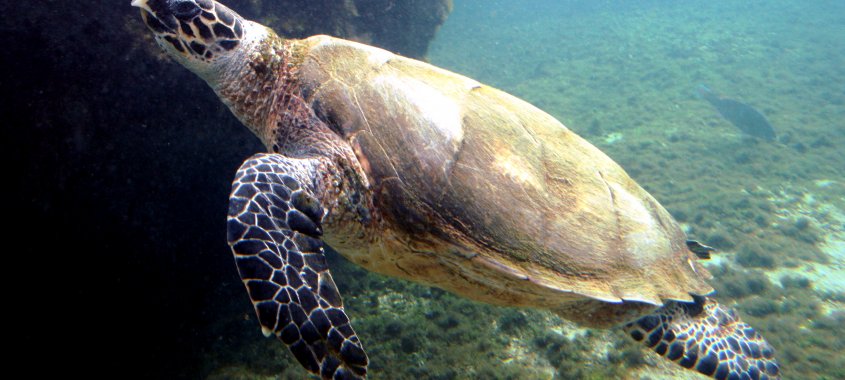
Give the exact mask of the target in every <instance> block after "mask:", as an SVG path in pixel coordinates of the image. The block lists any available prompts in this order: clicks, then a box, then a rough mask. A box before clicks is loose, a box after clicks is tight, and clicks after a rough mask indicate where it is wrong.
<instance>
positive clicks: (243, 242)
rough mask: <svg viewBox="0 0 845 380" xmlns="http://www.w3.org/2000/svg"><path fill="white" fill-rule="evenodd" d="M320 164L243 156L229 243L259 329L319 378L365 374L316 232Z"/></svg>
mask: <svg viewBox="0 0 845 380" xmlns="http://www.w3.org/2000/svg"><path fill="white" fill-rule="evenodd" d="M318 164H319V162H318V161H317V160H310V159H294V158H288V157H285V156H281V155H278V154H257V155H255V156H253V157H252V158H250V159H249V160H247V161H246V162H244V164H243V165H242V166H241V168H240V169H239V170H238V173H237V175H236V177H235V180H234V182H233V184H232V193H231V195H230V196H229V218H228V224H227V228H228V239H229V245H230V246H231V247H232V252H233V253H234V254H235V261H236V263H237V266H238V272H239V273H240V276H241V279H242V280H243V282H244V284H245V285H246V288H247V291H248V292H249V297H250V298H251V299H252V304H253V306H254V307H255V312H256V314H257V315H258V321H259V322H260V323H261V329H262V331H263V332H264V335H266V336H270V335H271V334H274V335H276V336H277V337H278V338H279V340H281V341H282V342H284V343H285V344H286V345H287V346H288V348H290V351H291V352H292V353H293V355H294V356H295V357H296V359H297V360H299V362H300V363H301V364H302V366H303V367H305V368H306V369H307V370H308V371H311V372H313V373H316V374H319V375H320V376H321V377H323V378H326V379H331V378H335V379H337V378H340V379H347V378H362V377H365V376H366V373H367V361H368V360H367V355H366V353H364V349H363V347H362V345H361V341H360V340H359V339H358V336H357V335H355V331H353V330H352V325H351V324H350V322H349V317H347V316H346V312H344V310H343V302H342V301H341V298H340V294H339V293H338V290H337V287H336V286H335V283H334V281H333V280H332V276H331V274H329V269H328V264H327V263H326V257H325V255H324V251H323V243H322V240H320V235H321V234H322V227H321V224H320V223H321V221H322V219H323V215H324V211H323V207H322V206H321V205H320V203H319V201H318V200H317V199H316V198H315V197H314V194H315V193H316V191H315V190H316V189H315V187H317V186H319V185H318V184H316V182H317V180H316V178H319V175H318V173H317V170H316V168H317V167H318V166H319V165H318Z"/></svg>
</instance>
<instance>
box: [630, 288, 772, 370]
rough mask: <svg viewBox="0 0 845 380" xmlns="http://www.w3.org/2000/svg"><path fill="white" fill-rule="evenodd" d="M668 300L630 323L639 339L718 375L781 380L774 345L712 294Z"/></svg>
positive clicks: (682, 362)
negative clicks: (681, 299) (679, 300)
mask: <svg viewBox="0 0 845 380" xmlns="http://www.w3.org/2000/svg"><path fill="white" fill-rule="evenodd" d="M693 298H694V302H674V301H672V302H669V303H667V304H666V305H665V306H663V307H661V308H660V309H658V310H657V311H656V312H654V313H653V314H650V315H647V316H645V317H642V318H640V319H638V320H636V321H634V322H631V323H629V324H627V325H625V331H626V332H628V334H630V335H631V337H632V338H634V340H636V341H639V342H643V343H644V344H645V345H646V346H648V347H649V348H651V349H653V350H654V351H655V352H657V353H658V354H660V355H661V356H665V357H666V358H667V359H669V360H671V361H673V362H675V363H678V364H679V365H681V366H682V367H684V368H689V369H695V370H696V371H698V372H701V373H703V374H705V375H707V376H710V377H713V378H715V379H779V378H780V368H779V367H778V364H777V362H776V361H775V358H774V349H772V347H771V346H770V345H769V343H767V342H766V341H765V340H764V339H763V337H762V336H761V335H760V334H758V333H757V331H755V330H754V329H753V328H751V326H749V325H748V324H746V323H745V322H743V321H741V320H740V319H739V316H738V315H737V314H736V312H735V311H734V310H732V309H730V308H728V307H725V306H722V305H719V304H718V303H717V302H716V300H714V299H712V298H708V297H702V296H693Z"/></svg>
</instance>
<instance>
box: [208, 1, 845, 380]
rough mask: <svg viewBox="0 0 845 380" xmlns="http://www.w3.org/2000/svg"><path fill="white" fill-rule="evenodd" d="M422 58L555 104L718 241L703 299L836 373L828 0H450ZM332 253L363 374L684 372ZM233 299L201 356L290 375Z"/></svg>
mask: <svg viewBox="0 0 845 380" xmlns="http://www.w3.org/2000/svg"><path fill="white" fill-rule="evenodd" d="M429 59H430V61H431V62H432V63H434V64H436V65H438V66H441V67H444V68H447V69H450V70H453V71H456V72H458V73H462V74H465V75H467V76H470V77H472V78H475V79H477V80H479V81H481V82H483V83H486V84H489V85H492V86H495V87H498V88H500V89H502V90H505V91H507V92H510V93H512V94H514V95H516V96H519V97H521V98H523V99H525V100H527V101H529V102H531V103H532V104H534V105H536V106H538V107H540V108H542V109H543V110H545V111H547V112H549V113H550V114H552V115H554V116H555V117H557V118H558V119H559V120H561V121H562V122H563V123H564V124H565V125H567V126H568V127H569V128H570V129H572V130H574V131H575V132H577V133H578V134H580V135H581V136H583V137H585V138H587V139H588V140H589V141H591V142H592V143H594V144H595V145H596V146H598V147H599V148H600V149H602V150H603V151H604V152H606V153H607V154H609V155H610V156H611V157H612V158H613V159H615V160H616V161H617V162H619V163H620V164H621V165H622V166H623V167H624V168H626V170H627V171H628V172H629V174H631V176H632V177H633V178H634V179H635V180H637V181H638V182H639V183H640V184H641V185H642V186H643V187H645V188H646V189H647V190H648V191H649V192H651V193H652V194H653V195H654V196H655V197H656V198H657V199H658V200H659V201H660V202H661V203H662V204H663V205H664V206H665V207H666V208H667V209H668V210H669V211H670V212H671V213H672V214H673V215H674V216H675V217H676V218H677V219H678V221H679V222H681V223H682V224H683V226H684V228H685V229H686V230H687V232H688V233H689V235H690V237H692V238H695V239H698V240H701V241H702V242H704V243H707V244H710V245H713V246H715V247H716V248H718V249H719V253H718V254H717V255H715V258H714V259H713V260H712V263H710V264H709V268H710V269H711V271H712V272H713V273H714V275H715V278H714V280H713V283H714V285H715V287H716V288H717V290H718V295H717V298H718V299H719V300H720V301H721V302H723V303H726V304H730V305H733V306H735V307H736V308H737V309H738V310H739V311H740V314H741V315H742V316H743V318H744V319H745V320H746V321H747V322H749V323H750V324H752V325H753V326H755V327H756V328H757V329H758V330H759V331H760V332H761V333H762V334H763V335H764V336H765V337H766V338H767V339H768V340H769V342H771V343H772V344H773V345H774V346H775V348H776V350H777V355H778V357H779V360H780V363H781V366H782V373H783V375H784V378H790V379H816V378H818V379H842V378H845V355H842V350H843V349H845V327H843V325H845V311H843V308H845V148H843V146H845V3H843V2H841V1H812V2H804V1H742V2H735V1H683V2H674V1H638V2H624V3H623V2H615V1H613V2H612V1H592V2H588V1H578V2H573V1H563V2H558V1H552V0H548V1H518V2H517V1H505V0H502V1H480V0H479V1H461V0H456V1H455V8H454V12H453V13H452V15H451V16H450V18H449V19H448V21H447V23H446V24H445V25H444V26H443V27H442V29H441V30H440V31H439V34H438V36H437V38H436V40H435V42H434V43H433V45H432V47H431V49H430V52H429ZM699 84H706V85H707V86H709V87H710V88H712V89H713V90H715V91H717V92H719V93H722V94H723V95H725V96H728V97H731V98H734V99H738V100H741V101H743V102H746V103H748V104H751V105H753V106H755V107H756V108H757V109H759V110H760V111H762V112H763V113H765V114H766V116H767V117H768V119H769V121H770V122H771V123H772V124H773V126H774V128H775V129H776V131H777V134H778V141H777V142H765V141H759V140H756V139H753V138H749V137H747V136H744V135H743V134H742V133H741V132H740V131H739V130H738V129H736V128H734V127H733V126H732V125H731V124H730V123H728V122H727V121H725V120H724V119H722V118H721V117H720V116H719V115H718V113H717V112H716V111H715V110H714V109H713V108H712V107H711V106H710V105H709V104H708V103H707V102H705V101H704V100H702V99H699V98H697V97H696V96H695V95H694V94H695V91H694V89H695V87H696V86H698V85H699ZM333 261H335V262H334V263H333V267H334V268H335V269H333V273H334V276H335V279H336V282H337V283H338V284H339V286H340V287H341V292H342V293H343V294H344V298H345V303H346V305H347V309H348V312H349V313H350V315H351V316H352V318H353V323H354V326H355V328H356V330H357V332H358V334H359V336H360V337H361V339H362V340H363V342H364V344H365V347H366V348H367V351H368V353H369V356H370V360H371V367H370V368H371V375H372V378H390V379H411V378H418V379H465V378H510V379H550V378H560V379H570V378H571V379H579V378H584V379H604V378H626V379H660V378H684V377H689V378H697V377H698V375H696V374H694V373H692V372H689V371H681V370H680V369H679V367H677V368H676V366H674V365H672V364H671V363H668V362H667V361H665V360H662V359H661V358H659V357H657V356H656V355H653V354H649V353H646V351H645V350H644V349H641V348H640V347H639V345H638V344H634V343H633V342H629V341H628V339H627V338H626V337H624V336H623V334H621V333H620V332H618V331H594V330H581V329H578V328H577V327H576V326H573V325H572V324H569V323H567V322H565V321H562V320H560V319H558V318H557V317H554V316H552V315H551V314H549V313H546V312H540V311H531V310H517V309H505V308H495V307H489V306H485V305H480V304H477V303H473V302H469V301H465V300H462V299H459V298H456V297H454V296H451V295H450V294H448V293H445V292H442V291H439V290H436V289H429V288H425V287H420V286H416V285H413V284H410V283H407V282H403V281H398V280H392V279H387V278H384V277H380V276H377V275H372V274H368V273H366V272H364V271H362V270H360V269H357V268H355V267H353V266H352V265H350V264H347V263H345V262H343V261H342V260H341V259H338V258H334V259H333ZM221 292H223V293H225V294H229V293H231V296H238V295H237V293H238V292H242V290H241V289H230V290H221ZM241 296H243V297H245V295H241ZM230 315H234V317H232V318H230V319H228V320H227V319H225V318H223V319H221V320H220V322H218V328H219V331H220V333H221V336H227V337H228V338H227V339H225V340H224V339H222V338H221V340H220V342H219V345H218V346H215V347H209V348H208V354H207V356H206V358H207V361H206V368H205V371H206V373H207V374H210V376H211V377H212V378H255V377H266V378H274V377H278V376H281V377H282V378H300V377H301V376H303V375H304V374H303V372H302V370H301V369H300V368H299V366H298V365H297V364H296V363H295V362H294V361H293V359H292V356H291V355H290V354H289V353H288V352H287V350H286V349H285V348H284V347H282V346H281V344H279V343H278V342H275V341H273V340H271V339H267V340H262V339H260V338H259V337H260V334H259V333H258V327H257V324H256V323H255V322H254V321H250V320H249V319H250V318H251V316H250V315H249V314H242V315H241V314H239V313H238V312H232V313H230ZM244 329H247V330H249V331H242V330H244ZM280 374H281V375H280Z"/></svg>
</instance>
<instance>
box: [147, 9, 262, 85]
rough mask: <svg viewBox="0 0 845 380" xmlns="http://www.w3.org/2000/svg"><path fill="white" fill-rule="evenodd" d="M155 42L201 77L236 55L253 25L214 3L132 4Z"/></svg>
mask: <svg viewBox="0 0 845 380" xmlns="http://www.w3.org/2000/svg"><path fill="white" fill-rule="evenodd" d="M132 5H133V6H135V7H138V8H140V9H141V17H142V18H143V20H144V24H146V25H147V27H148V28H149V29H150V30H151V31H152V32H153V33H154V34H155V39H156V42H158V44H159V45H160V46H161V47H162V48H163V49H164V50H165V51H166V52H167V53H168V55H170V56H171V57H173V58H174V59H176V61H178V62H179V63H181V64H182V65H184V66H185V67H187V68H189V69H191V70H192V71H194V72H195V73H197V74H199V75H200V76H203V77H205V76H206V74H207V73H208V72H209V71H211V70H213V69H214V68H215V67H219V66H221V62H222V63H224V64H225V62H227V61H229V60H230V59H229V58H230V57H231V56H233V55H235V54H237V51H238V50H239V49H238V47H239V46H240V45H241V44H242V43H243V42H244V41H245V37H246V34H247V33H248V30H247V29H248V28H249V27H250V26H251V25H249V24H251V22H249V21H247V20H245V19H244V18H242V17H241V16H240V15H238V14H237V13H235V12H234V11H232V10H231V9H229V8H227V7H225V6H224V5H222V4H220V3H218V2H216V1H213V0H133V1H132Z"/></svg>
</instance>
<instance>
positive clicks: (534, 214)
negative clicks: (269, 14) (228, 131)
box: [132, 0, 779, 379]
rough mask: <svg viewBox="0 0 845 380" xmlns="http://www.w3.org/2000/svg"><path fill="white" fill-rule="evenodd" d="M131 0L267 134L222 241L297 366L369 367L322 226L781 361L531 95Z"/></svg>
mask: <svg viewBox="0 0 845 380" xmlns="http://www.w3.org/2000/svg"><path fill="white" fill-rule="evenodd" d="M132 5H134V6H137V7H139V8H141V15H142V17H143V21H144V23H145V24H146V25H147V26H148V27H149V29H151V30H152V31H153V33H154V34H155V40H156V41H157V42H158V44H159V45H161V46H162V47H163V48H164V50H165V51H166V52H167V53H168V54H169V55H170V56H171V57H173V59H175V60H176V61H177V62H179V63H181V64H182V65H184V66H185V67H187V68H188V69H190V70H192V71H193V72H194V73H196V74H198V75H199V76H200V77H201V78H202V79H204V80H205V81H206V82H207V83H208V84H209V85H210V86H211V87H212V89H214V91H215V92H216V93H217V94H218V95H219V97H220V98H221V99H222V101H223V102H224V103H225V104H226V105H227V106H228V107H229V108H230V109H231V111H232V112H233V113H234V114H235V115H236V116H237V117H238V118H239V119H240V120H241V121H242V122H243V123H244V124H245V125H246V126H247V127H248V128H249V129H250V130H251V131H252V132H253V133H255V135H256V136H258V138H260V139H261V141H262V142H263V143H264V145H265V146H266V147H267V149H268V151H269V152H268V153H261V154H256V155H255V156H253V157H251V158H249V159H248V160H246V161H245V162H244V163H243V165H242V166H241V168H240V169H239V170H238V172H237V174H236V177H235V180H234V183H233V187H232V192H231V195H230V199H229V216H228V225H227V228H228V240H229V244H230V245H231V248H232V251H233V252H234V256H235V261H236V264H237V268H238V272H239V274H240V276H241V278H242V279H243V282H244V284H245V286H246V288H247V291H248V294H249V297H250V298H251V300H252V303H253V305H254V307H255V312H256V313H257V316H258V322H259V323H260V324H261V328H262V330H263V332H264V334H265V335H267V336H270V335H275V336H277V337H278V338H279V339H280V340H281V341H282V342H284V343H285V344H286V345H287V346H288V347H289V349H290V351H291V352H292V353H293V355H294V356H295V357H296V358H297V359H298V361H299V362H300V363H301V364H302V365H303V366H304V367H305V368H306V369H307V370H308V371H311V372H312V373H315V374H318V375H320V376H322V377H323V378H361V377H364V376H366V373H367V364H368V358H367V355H366V354H365V352H364V349H363V345H362V343H361V341H360V340H359V338H358V337H357V336H356V334H355V332H354V330H353V329H352V326H351V324H350V319H349V317H348V316H347V314H346V312H345V311H344V309H343V304H342V302H341V297H340V295H339V294H338V291H337V288H336V287H335V284H334V282H333V280H332V277H331V275H330V273H329V268H328V266H327V263H326V259H325V257H324V244H329V245H330V246H332V247H334V248H336V249H337V250H338V251H339V252H341V253H342V254H343V255H345V256H346V257H347V258H349V259H350V260H351V261H353V262H355V263H357V264H358V265H360V266H362V267H364V268H367V269H369V270H372V271H375V272H378V273H383V274H387V275H391V276H396V277H400V278H405V279H409V280H413V281H416V282H420V283H423V284H428V285H432V286H436V287H440V288H443V289H446V290H448V291H451V292H453V293H456V294H458V295H461V296H464V297H468V298H471V299H474V300H479V301H483V302H488V303H491V304H495V305H507V306H519V307H531V308H543V309H548V310H551V311H553V312H555V313H557V314H559V315H561V316H563V317H565V318H567V319H570V320H574V321H576V322H579V323H581V324H583V325H586V326H590V327H610V326H615V325H620V326H622V327H623V328H624V329H625V330H627V331H628V332H629V334H630V335H631V336H632V337H633V338H634V339H636V340H637V341H641V342H643V343H645V344H646V345H647V346H648V347H650V348H652V349H653V350H654V351H656V352H657V353H659V354H660V355H663V356H665V357H666V358H668V359H670V360H672V361H674V362H676V363H678V364H680V365H681V366H683V367H686V368H691V369H695V370H697V371H699V372H701V373H704V374H706V375H710V376H713V377H715V378H720V379H722V378H730V379H740V378H751V379H757V378H761V379H766V378H768V379H773V378H777V377H778V375H779V368H778V365H777V364H776V362H775V360H774V353H773V349H772V348H771V346H770V345H769V344H768V343H766V342H765V340H764V339H763V338H762V337H761V336H760V335H759V334H758V333H757V332H756V331H754V330H753V329H752V328H751V327H750V326H748V325H747V324H745V323H743V322H742V321H740V319H739V318H738V317H737V315H736V313H735V312H733V311H732V310H730V309H728V308H726V307H724V306H722V305H719V304H718V303H716V301H715V300H713V299H712V298H710V297H708V295H710V294H711V293H712V291H713V289H712V288H711V287H710V285H708V284H707V283H706V282H705V280H706V279H708V278H709V274H708V273H707V271H706V270H705V269H704V268H703V267H702V266H701V265H700V264H699V263H698V262H697V261H698V260H699V258H700V257H705V256H707V255H708V253H709V250H710V249H709V248H708V247H707V246H704V245H701V244H698V243H695V242H691V241H690V242H688V241H686V240H685V239H686V237H685V235H684V233H683V232H682V230H681V229H680V228H679V226H678V224H677V223H676V222H675V221H674V220H673V219H672V217H671V216H670V215H669V213H668V212H667V211H666V210H665V209H664V208H663V207H662V206H660V204H658V203H657V201H655V200H654V198H652V197H651V195H649V194H648V193H647V192H646V191H645V190H643V189H642V188H641V187H640V186H638V185H637V184H636V183H635V182H634V181H633V180H632V179H631V178H629V177H628V175H627V174H626V173H625V172H624V171H623V170H622V168H620V167H619V165H617V164H616V163H615V162H613V161H612V160H611V159H610V158H608V157H607V156H606V155H604V154H603V153H602V152H600V151H599V150H598V149H597V148H595V147H593V146H592V145H590V144H589V143H588V142H587V141H585V140H584V139H582V138H580V137H578V136H577V135H575V134H574V133H573V132H571V131H570V130H568V129H567V128H566V127H564V126H563V125H562V124H561V123H560V122H558V121H557V120H555V119H554V118H553V117H551V116H549V115H548V114H546V113H544V112H543V111H541V110H539V109H537V108H535V107H533V106H531V105H530V104H528V103H526V102H524V101H522V100H519V99H517V98H515V97H513V96H511V95H508V94H506V93H504V92H502V91H499V90H496V89H494V88H491V87H488V86H485V85H483V84H481V83H478V82H476V81H474V80H472V79H469V78H466V77H463V76H461V75H458V74H454V73H451V72H449V71H446V70H443V69H440V68H437V67H434V66H431V65H429V64H426V63H423V62H419V61H416V60H412V59H408V58H403V57H400V56H397V55H394V54H391V53H389V52H387V51H384V50H381V49H378V48H375V47H371V46H367V45H363V44H360V43H355V42H351V41H346V40H342V39H338V38H333V37H329V36H323V35H318V36H313V37H310V38H306V39H302V40H295V39H284V38H281V37H279V36H278V35H276V34H275V33H274V32H273V31H272V30H270V29H269V28H267V27H264V26H262V25H260V24H258V23H255V22H252V21H249V20H246V19H244V18H242V17H241V16H240V15H238V14H236V13H235V12H233V11H231V10H230V9H228V8H226V7H225V6H223V5H221V4H220V3H217V2H214V1H212V0H134V1H133V2H132ZM699 256H700V257H699Z"/></svg>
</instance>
